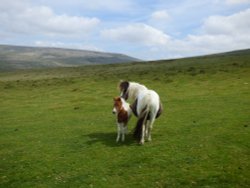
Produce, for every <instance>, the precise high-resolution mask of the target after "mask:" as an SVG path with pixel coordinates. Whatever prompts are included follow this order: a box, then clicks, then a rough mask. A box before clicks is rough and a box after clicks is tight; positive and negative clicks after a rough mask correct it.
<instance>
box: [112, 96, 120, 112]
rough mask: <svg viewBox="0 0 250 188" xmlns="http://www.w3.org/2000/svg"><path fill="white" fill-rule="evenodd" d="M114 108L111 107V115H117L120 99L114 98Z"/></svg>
mask: <svg viewBox="0 0 250 188" xmlns="http://www.w3.org/2000/svg"><path fill="white" fill-rule="evenodd" d="M113 100H114V107H113V111H112V112H113V114H117V113H118V112H119V111H120V110H121V108H122V98H121V97H114V99H113Z"/></svg>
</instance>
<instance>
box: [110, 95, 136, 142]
mask: <svg viewBox="0 0 250 188" xmlns="http://www.w3.org/2000/svg"><path fill="white" fill-rule="evenodd" d="M113 114H116V117H117V138H116V142H119V140H120V135H122V142H123V141H124V140H125V134H126V133H127V130H128V126H127V124H128V121H129V119H130V117H131V115H132V110H131V108H130V106H129V104H128V103H127V102H126V101H125V100H124V99H123V98H121V97H115V98H114V108H113Z"/></svg>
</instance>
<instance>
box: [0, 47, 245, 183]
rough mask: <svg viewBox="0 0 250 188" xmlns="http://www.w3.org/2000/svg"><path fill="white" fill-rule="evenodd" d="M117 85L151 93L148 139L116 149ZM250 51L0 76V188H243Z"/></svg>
mask: <svg viewBox="0 0 250 188" xmlns="http://www.w3.org/2000/svg"><path fill="white" fill-rule="evenodd" d="M120 79H127V80H130V81H136V82H140V83H142V84H145V85H146V86H147V87H148V88H150V89H154V90H155V91H157V92H158V93H159V95H160V97H161V102H162V104H163V106H164V111H163V114H162V115H161V116H160V117H159V118H158V119H157V120H156V121H155V124H154V129H153V131H152V139H153V140H152V142H147V143H145V145H144V146H142V147H139V146H138V145H137V143H136V142H135V141H134V139H133V138H132V133H131V132H130V131H132V130H133V128H134V126H135V124H136V118H135V117H132V118H131V120H130V121H129V124H128V129H129V132H128V135H127V136H126V140H125V142H124V143H116V141H115V139H116V122H115V116H114V115H113V114H112V103H113V101H112V98H113V97H114V96H117V95H119V92H118V91H117V83H118V82H119V80H120ZM249 86H250V53H249V50H248V51H247V50H246V51H238V52H232V53H229V54H220V55H212V56H204V57H196V58H185V59H178V60H168V61H167V60H163V61H160V62H159V61H156V62H149V63H124V64H111V65H95V66H84V67H67V68H64V67H63V68H55V69H42V70H40V69H39V70H19V71H12V72H1V73H0V114H1V115H0V126H1V129H0V134H1V136H0V143H1V150H0V159H1V160H0V166H1V169H0V175H1V176H0V178H1V181H0V187H109V188H117V187H131V188H133V187H141V188H144V187H145V188H148V187H173V188H175V187H177V188H179V187H184V188H189V187H197V188H200V187H213V188H221V187H249V185H250V179H249V166H250V160H249V156H250V153H249V151H250V150H249V148H250V142H249V138H250V129H249V128H250V119H249V114H250V108H249V106H250V100H249V96H250V89H249Z"/></svg>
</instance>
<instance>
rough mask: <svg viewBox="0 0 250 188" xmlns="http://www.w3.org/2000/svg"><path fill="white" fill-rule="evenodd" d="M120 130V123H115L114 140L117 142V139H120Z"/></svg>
mask: <svg viewBox="0 0 250 188" xmlns="http://www.w3.org/2000/svg"><path fill="white" fill-rule="evenodd" d="M120 132H121V129H120V124H119V123H117V137H116V142H119V139H120Z"/></svg>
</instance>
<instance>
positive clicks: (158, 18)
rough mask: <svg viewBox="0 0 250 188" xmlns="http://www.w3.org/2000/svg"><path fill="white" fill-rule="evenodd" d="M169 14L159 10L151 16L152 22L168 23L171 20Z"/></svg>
mask: <svg viewBox="0 0 250 188" xmlns="http://www.w3.org/2000/svg"><path fill="white" fill-rule="evenodd" d="M169 17H170V16H169V14H168V12H167V11H166V10H158V11H155V12H153V13H152V14H151V16H150V20H151V21H152V22H166V21H168V19H169Z"/></svg>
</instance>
